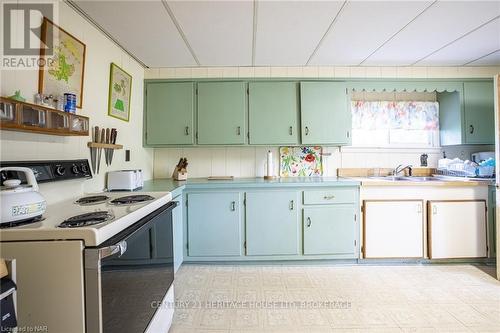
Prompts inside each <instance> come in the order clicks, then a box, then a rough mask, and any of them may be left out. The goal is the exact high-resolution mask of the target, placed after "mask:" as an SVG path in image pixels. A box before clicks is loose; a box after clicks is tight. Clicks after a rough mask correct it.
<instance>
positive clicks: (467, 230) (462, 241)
mask: <svg viewBox="0 0 500 333" xmlns="http://www.w3.org/2000/svg"><path fill="white" fill-rule="evenodd" d="M429 240H430V242H429V257H430V258H431V259H443V258H478V257H486V202H485V201H434V202H433V201H429Z"/></svg>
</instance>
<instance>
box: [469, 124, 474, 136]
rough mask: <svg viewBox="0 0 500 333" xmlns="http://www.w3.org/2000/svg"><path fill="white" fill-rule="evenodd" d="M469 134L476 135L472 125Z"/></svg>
mask: <svg viewBox="0 0 500 333" xmlns="http://www.w3.org/2000/svg"><path fill="white" fill-rule="evenodd" d="M469 133H470V134H472V133H474V126H472V125H470V126H469Z"/></svg>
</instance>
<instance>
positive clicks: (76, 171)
mask: <svg viewBox="0 0 500 333" xmlns="http://www.w3.org/2000/svg"><path fill="white" fill-rule="evenodd" d="M71 171H72V172H73V173H74V174H75V175H77V174H79V173H80V172H79V170H78V167H77V166H76V165H75V164H73V166H72V167H71Z"/></svg>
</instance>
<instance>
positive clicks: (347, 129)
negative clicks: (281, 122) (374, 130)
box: [300, 82, 352, 145]
mask: <svg viewBox="0 0 500 333" xmlns="http://www.w3.org/2000/svg"><path fill="white" fill-rule="evenodd" d="M347 97H348V96H347V92H346V84H345V82H301V83H300V106H301V111H300V114H301V123H302V126H301V133H302V143H303V144H337V145H348V144H350V142H351V135H350V134H351V127H352V125H351V122H352V120H351V112H350V107H349V105H348V98H347Z"/></svg>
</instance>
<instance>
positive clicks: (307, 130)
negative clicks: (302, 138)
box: [305, 126, 309, 135]
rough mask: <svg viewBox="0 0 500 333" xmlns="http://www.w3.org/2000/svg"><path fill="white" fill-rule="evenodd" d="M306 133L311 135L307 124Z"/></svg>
mask: <svg viewBox="0 0 500 333" xmlns="http://www.w3.org/2000/svg"><path fill="white" fill-rule="evenodd" d="M305 133H306V135H309V127H307V126H306V129H305Z"/></svg>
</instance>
